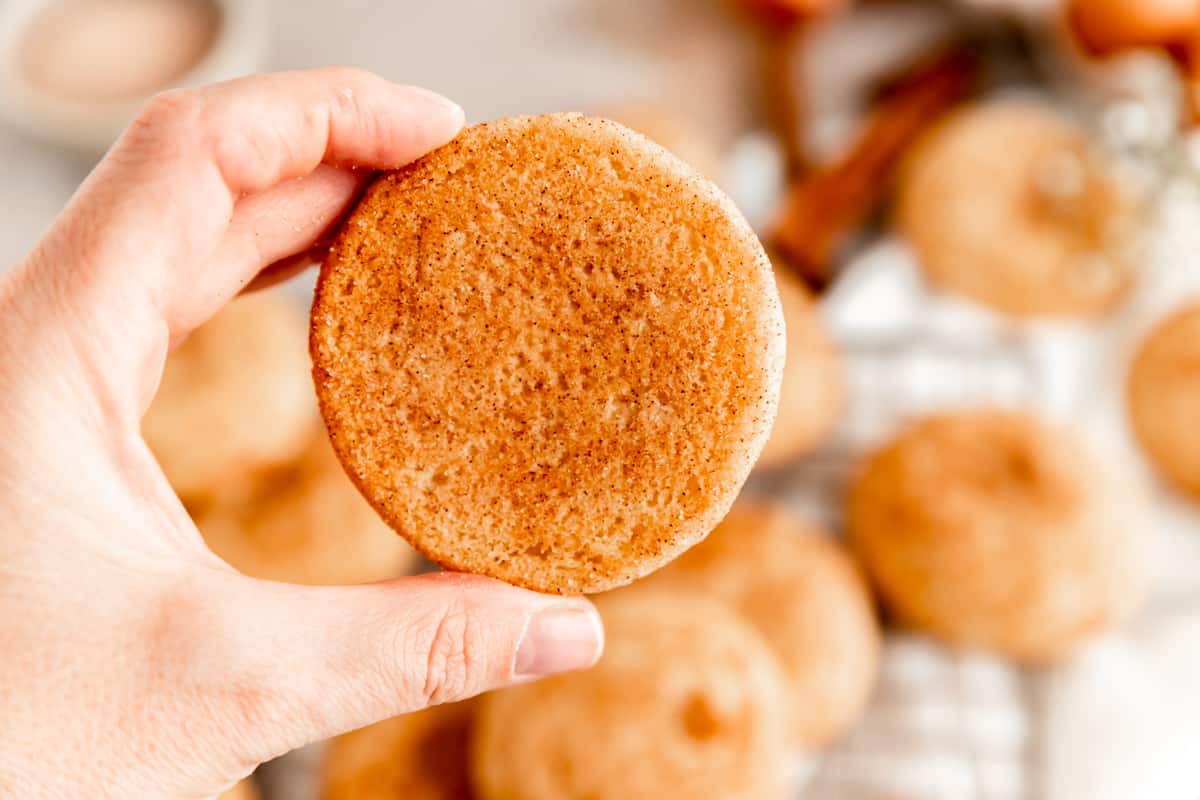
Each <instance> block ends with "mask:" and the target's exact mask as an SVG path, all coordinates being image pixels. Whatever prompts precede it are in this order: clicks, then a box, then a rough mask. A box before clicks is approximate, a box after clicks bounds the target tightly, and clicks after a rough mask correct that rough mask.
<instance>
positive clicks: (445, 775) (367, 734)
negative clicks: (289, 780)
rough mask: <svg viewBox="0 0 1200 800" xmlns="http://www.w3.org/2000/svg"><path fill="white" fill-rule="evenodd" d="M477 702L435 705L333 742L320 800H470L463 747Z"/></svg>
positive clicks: (467, 740)
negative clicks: (321, 799)
mask: <svg viewBox="0 0 1200 800" xmlns="http://www.w3.org/2000/svg"><path fill="white" fill-rule="evenodd" d="M477 703H478V701H477V700H465V701H463V702H460V703H451V704H449V705H442V706H434V707H432V708H427V709H425V710H424V711H417V712H414V713H412V714H405V715H404V716H401V717H394V718H393V719H389V720H384V721H383V722H380V723H378V724H376V725H370V726H368V727H366V728H362V729H360V730H357V731H352V732H351V733H347V734H345V735H343V736H339V737H338V738H336V739H334V740H333V741H332V742H331V743H330V745H329V751H328V753H327V754H326V761H325V770H324V780H323V783H324V790H323V792H322V794H321V797H322V798H323V800H471V798H473V797H474V794H473V793H472V790H471V782H470V776H469V774H468V771H467V747H468V743H469V741H470V733H471V724H472V721H473V720H474V716H475V708H476V705H477Z"/></svg>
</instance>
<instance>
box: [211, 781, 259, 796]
mask: <svg viewBox="0 0 1200 800" xmlns="http://www.w3.org/2000/svg"><path fill="white" fill-rule="evenodd" d="M259 796H260V795H259V793H258V790H257V789H255V788H254V783H253V782H251V780H250V779H249V778H247V779H246V780H244V781H242V782H241V783H239V784H238V785H237V786H234V787H233V788H232V789H230V790H229V791H228V792H225V794H223V795H221V796H220V797H219V798H217V800H259Z"/></svg>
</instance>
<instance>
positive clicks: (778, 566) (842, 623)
mask: <svg viewBox="0 0 1200 800" xmlns="http://www.w3.org/2000/svg"><path fill="white" fill-rule="evenodd" d="M646 583H647V585H649V586H651V587H657V588H682V589H688V590H692V591H700V592H706V593H709V594H711V595H713V596H715V597H717V598H719V599H721V600H722V601H724V602H726V603H728V604H729V605H731V606H732V607H733V608H734V609H736V610H737V611H738V612H739V613H741V614H742V615H744V616H745V618H746V619H747V620H748V621H749V622H750V623H751V624H752V625H754V627H755V628H757V629H758V631H759V633H761V634H762V635H763V638H765V639H766V640H767V643H768V644H770V645H771V647H772V648H773V649H774V650H775V652H776V654H777V655H778V656H779V658H780V661H781V662H782V664H783V668H784V676H785V678H786V680H787V683H788V691H789V695H788V702H787V709H786V710H787V714H788V716H789V718H790V720H791V730H792V742H793V744H796V745H799V746H801V747H805V748H817V747H822V746H824V745H827V744H830V743H831V742H833V741H834V740H835V739H837V738H838V737H840V736H841V735H842V734H843V733H845V732H846V731H847V730H848V729H849V728H850V727H851V726H852V725H853V724H854V723H855V722H856V721H857V720H858V719H859V717H860V716H861V715H862V713H863V710H864V709H865V708H866V705H867V702H868V700H869V699H870V697H871V691H872V689H873V688H874V686H875V681H876V678H877V677H878V673H879V660H880V650H881V647H882V636H881V633H880V630H879V623H878V621H877V620H876V617H875V607H874V601H873V600H872V598H871V594H870V591H869V589H868V587H867V584H866V581H865V580H864V578H863V576H862V574H861V573H860V572H859V569H858V566H857V565H856V564H855V563H854V561H853V560H852V559H851V557H850V555H849V554H848V553H847V552H846V551H845V549H844V548H843V547H842V546H841V545H840V544H838V543H837V542H835V541H833V540H832V539H831V538H830V537H829V536H828V535H826V534H825V533H824V532H822V531H820V530H817V529H815V528H812V527H811V526H809V525H807V524H805V523H803V522H800V521H799V520H796V519H794V518H792V517H791V515H790V514H789V513H788V512H787V510H786V509H784V508H783V507H782V506H780V505H778V504H776V503H773V502H771V501H768V500H766V499H761V500H760V499H753V500H746V499H743V500H740V501H738V502H737V503H736V504H734V507H733V509H732V510H731V511H730V512H729V515H728V516H727V517H725V520H724V521H723V522H722V523H721V524H720V525H718V526H717V528H716V530H714V531H713V532H712V533H711V534H709V536H708V538H707V539H705V540H704V541H703V542H701V543H700V544H698V545H696V546H695V547H693V548H692V549H691V550H689V551H688V552H686V553H684V554H683V556H681V557H680V558H679V559H677V560H676V561H674V562H672V563H671V564H669V565H667V567H665V568H664V569H662V570H660V571H659V572H657V573H655V574H654V575H652V576H651V577H650V578H649V579H647V581H646ZM638 588H639V589H640V585H639V587H638Z"/></svg>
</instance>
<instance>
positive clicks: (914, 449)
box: [848, 411, 1147, 663]
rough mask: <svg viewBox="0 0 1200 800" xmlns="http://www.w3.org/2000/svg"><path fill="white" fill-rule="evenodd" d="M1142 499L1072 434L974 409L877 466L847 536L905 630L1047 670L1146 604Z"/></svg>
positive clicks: (915, 431)
mask: <svg viewBox="0 0 1200 800" xmlns="http://www.w3.org/2000/svg"><path fill="white" fill-rule="evenodd" d="M1139 500H1140V498H1139V497H1137V496H1136V492H1134V491H1133V489H1132V484H1131V483H1130V482H1129V480H1128V476H1125V475H1121V474H1117V472H1116V471H1115V470H1112V469H1110V465H1109V464H1106V463H1104V462H1101V461H1099V460H1097V459H1096V458H1094V457H1093V456H1092V455H1091V454H1090V453H1089V452H1088V451H1087V450H1086V449H1085V447H1084V446H1083V444H1082V443H1081V442H1080V441H1078V440H1077V439H1076V438H1075V437H1074V436H1073V435H1071V434H1069V433H1067V432H1066V431H1063V430H1059V429H1057V428H1052V427H1049V426H1047V425H1045V424H1043V423H1041V422H1039V421H1037V420H1036V419H1034V418H1032V417H1030V416H1028V415H1025V414H1019V413H1014V412H1003V411H968V412H960V413H954V414H946V415H942V416H936V417H931V418H929V419H926V420H924V421H921V422H918V423H916V424H914V425H912V426H910V427H909V428H907V429H906V430H904V431H902V432H901V433H900V434H899V436H897V437H896V438H895V439H894V440H893V441H892V442H891V443H889V444H888V445H886V446H885V447H884V448H883V449H882V450H880V451H879V452H877V453H876V454H875V455H874V456H872V457H871V458H870V459H869V460H868V461H867V463H866V465H865V468H864V469H863V471H862V473H861V474H860V475H859V476H858V478H857V480H856V481H855V483H854V485H853V487H852V490H851V495H850V506H849V516H848V527H849V535H850V541H851V544H852V546H853V548H854V549H855V550H856V551H857V553H858V555H859V556H860V559H861V561H862V563H863V565H864V567H865V568H866V570H867V573H868V574H869V576H870V577H871V579H872V580H873V581H874V583H875V585H876V587H877V588H878V590H879V593H880V595H881V598H882V600H883V602H884V604H885V605H886V606H887V607H888V608H889V609H890V610H891V611H892V612H893V613H894V614H895V616H896V617H897V618H898V619H899V620H900V621H901V622H904V623H907V624H909V625H911V626H913V627H915V628H919V629H922V630H925V631H928V632H930V633H932V634H935V635H937V636H940V637H941V638H943V639H945V640H946V641H949V642H951V643H955V644H960V645H965V646H974V647H985V648H989V649H992V650H995V651H997V652H999V653H1001V654H1004V655H1007V656H1009V657H1011V658H1014V659H1017V660H1020V661H1024V662H1033V663H1042V662H1051V661H1055V660H1057V659H1059V658H1062V657H1063V656H1066V655H1068V654H1070V652H1071V651H1072V650H1073V649H1074V648H1075V647H1076V645H1078V644H1079V643H1080V641H1081V640H1083V639H1084V638H1086V637H1087V636H1089V635H1091V634H1093V633H1095V632H1097V631H1099V630H1101V629H1104V628H1107V627H1109V626H1112V625H1114V624H1116V623H1118V622H1120V621H1122V620H1124V619H1126V618H1127V617H1128V616H1129V615H1130V614H1131V613H1132V612H1133V610H1134V609H1135V608H1136V606H1137V605H1138V603H1139V601H1140V600H1141V598H1142V595H1143V590H1144V588H1145V583H1146V580H1145V578H1146V556H1147V546H1146V545H1147V542H1146V540H1145V534H1146V531H1145V530H1144V529H1143V528H1142V527H1141V526H1140V525H1139V519H1138V515H1137V511H1138V510H1139V509H1138V506H1139V502H1138V501H1139Z"/></svg>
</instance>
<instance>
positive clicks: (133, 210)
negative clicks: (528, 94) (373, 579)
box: [0, 69, 602, 798]
mask: <svg viewBox="0 0 1200 800" xmlns="http://www.w3.org/2000/svg"><path fill="white" fill-rule="evenodd" d="M462 119H463V118H462V111H461V110H460V109H458V107H457V106H454V105H453V104H451V103H450V102H448V101H446V100H444V99H442V98H440V97H438V96H436V95H433V94H430V93H428V92H425V91H423V90H420V89H414V88H408V87H401V86H395V85H392V84H390V83H387V82H386V81H383V80H382V79H380V78H377V77H375V76H372V75H370V74H366V73H362V72H357V71H353V70H346V69H334V70H321V71H315V72H304V73H290V74H279V75H268V76H262V77H255V78H248V79H245V80H240V81H234V82H232V83H228V84H223V85H219V86H214V87H210V88H206V89H201V90H198V91H184V92H172V93H168V94H165V95H162V96H160V97H158V98H157V99H155V100H154V101H152V102H151V103H150V105H149V106H148V107H147V108H146V109H145V111H144V112H143V113H142V115H141V116H140V117H139V118H138V120H137V121H136V122H135V123H134V124H133V125H132V127H130V129H129V130H128V131H127V132H126V133H125V135H124V136H123V137H122V138H121V140H120V141H119V142H117V144H116V145H115V146H114V147H113V149H112V151H111V152H110V153H109V154H108V155H107V156H106V157H105V159H104V160H103V161H102V162H101V163H100V164H99V165H98V166H97V168H96V169H95V171H94V172H93V173H92V175H91V176H90V177H89V178H88V179H87V181H85V183H84V184H83V186H82V187H81V188H80V190H79V192H78V193H77V194H76V196H75V197H74V199H73V200H72V201H71V203H70V204H69V206H68V207H67V209H66V210H65V211H64V212H63V214H62V216H61V217H60V218H59V219H58V220H57V222H56V223H55V224H54V226H53V228H52V229H51V230H50V232H49V233H48V234H47V235H46V237H45V239H44V240H43V241H42V242H41V243H40V244H39V245H38V247H37V249H36V250H35V251H34V252H33V253H32V254H31V255H30V256H29V257H28V258H27V259H26V260H25V261H24V263H22V264H20V265H18V266H17V267H16V268H15V269H13V270H12V271H10V272H9V273H8V274H7V275H5V276H4V277H3V279H2V280H0V397H3V410H4V413H3V415H0V440H2V441H3V442H4V446H3V448H0V731H2V732H3V733H2V734H0V796H4V797H22V798H42V797H46V798H50V797H53V798H68V797H69V798H76V797H100V796H103V797H121V798H129V797H138V798H143V797H144V798H153V797H188V798H195V797H209V796H211V795H214V794H216V793H218V792H220V791H222V790H223V789H225V788H227V787H228V786H230V785H231V784H233V783H234V782H236V781H237V780H238V779H239V778H241V777H243V776H245V775H246V774H247V773H249V772H250V771H251V770H252V769H253V768H254V767H255V766H256V765H257V764H258V763H259V762H261V761H264V760H266V759H269V758H272V757H275V756H277V755H280V754H282V753H284V752H286V751H288V750H290V749H292V748H295V747H298V746H300V745H303V744H305V743H307V742H311V741H314V740H317V739H321V738H324V737H327V736H331V735H334V734H337V733H340V732H343V731H346V730H349V729H352V728H355V727H358V726H361V725H365V724H368V723H370V722H373V721H376V720H378V719H382V718H384V717H388V716H392V715H395V714H399V713H403V712H407V711H412V710H414V709H418V708H421V707H423V706H426V705H430V704H433V703H441V702H445V701H450V700H456V699H459V698H464V697H467V696H469V695H473V694H476V693H478V692H481V691H484V690H487V689H491V688H494V687H498V686H503V685H506V684H510V683H513V682H514V681H517V680H526V679H529V678H531V677H535V676H540V675H545V674H549V673H552V672H556V671H562V670H568V669H575V668H581V667H586V666H589V665H591V664H592V663H593V662H594V661H595V660H596V658H597V657H598V655H599V652H600V649H601V646H602V633H601V628H600V624H599V620H598V618H597V616H596V614H595V611H594V610H593V609H592V607H591V605H590V604H588V603H587V602H586V601H584V600H581V599H568V598H558V597H548V596H543V595H539V594H535V593H533V592H528V591H525V590H521V589H517V588H514V587H511V586H507V585H505V584H502V583H499V582H497V581H493V580H489V579H485V578H480V577H473V576H466V575H452V574H439V575H430V576H422V577H416V578H405V579H401V580H396V581H391V582H388V583H382V584H376V585H371V586H360V587H345V588H309V587H300V586H291V585H285V584H277V583H268V582H265V581H258V580H253V579H251V578H247V577H244V576H242V575H239V574H238V573H236V572H234V571H233V570H232V569H231V568H230V567H229V566H227V565H226V564H224V563H223V562H221V561H220V560H219V559H217V558H216V556H214V555H213V554H212V553H211V552H209V551H208V550H207V549H206V548H205V546H204V543H203V542H202V540H201V538H200V536H199V533H198V532H197V530H196V528H195V526H194V525H193V524H192V522H191V521H190V520H189V518H188V515H187V513H186V512H185V511H184V508H183V506H182V505H181V503H180V502H179V500H178V499H177V498H176V497H175V495H174V494H173V492H172V491H171V489H170V487H169V486H168V485H167V482H166V479H165V478H164V477H163V475H162V472H161V471H160V470H159V468H158V465H157V464H156V463H155V461H154V458H153V457H152V456H151V454H150V452H149V451H148V450H147V448H146V445H145V443H144V442H143V441H142V439H141V437H140V436H139V433H138V423H139V419H140V418H141V415H142V414H143V412H144V411H145V409H146V407H147V406H148V404H149V402H150V399H151V397H152V396H153V394H154V391H155V388H156V385H157V383H158V380H159V378H160V377H161V374H162V369H163V362H164V359H165V358H166V355H167V351H168V347H169V344H170V343H171V342H172V341H178V340H179V339H180V338H181V337H183V336H185V335H186V334H187V333H188V331H190V330H192V329H193V328H194V327H195V326H197V325H199V324H200V323H201V322H203V321H204V320H206V319H207V318H209V317H210V316H212V315H213V314H214V313H215V312H216V311H217V310H218V309H219V308H220V307H221V306H222V305H224V304H225V303H226V302H227V301H228V300H229V299H230V298H232V297H233V296H234V295H236V294H237V293H238V292H239V291H241V290H243V289H244V288H245V287H246V286H247V285H248V284H249V283H250V282H251V281H252V280H254V279H255V276H256V275H258V274H259V273H260V271H261V270H263V268H264V266H266V265H269V264H273V263H279V262H284V263H286V262H288V261H292V262H294V261H295V260H296V258H298V257H303V255H304V254H305V253H306V251H308V250H310V249H311V248H312V246H313V243H314V242H315V241H317V240H318V238H319V237H322V236H323V235H324V234H327V233H328V228H329V227H330V226H331V225H332V224H335V223H336V221H337V220H338V218H339V217H340V215H341V214H342V213H343V212H344V210H345V208H346V206H347V204H348V203H349V202H351V201H352V199H353V197H354V196H355V194H356V192H357V191H358V189H359V188H360V185H361V184H362V182H363V180H364V178H365V175H366V174H369V169H382V168H389V167H396V166H399V165H402V164H405V163H407V162H409V161H411V160H412V159H414V158H417V157H418V156H420V155H421V154H423V153H425V152H427V151H428V150H430V149H432V148H434V147H437V146H439V145H441V144H443V143H444V142H446V141H447V140H449V139H450V138H452V137H453V136H454V135H455V133H456V132H457V131H458V129H459V128H460V127H461V125H462ZM356 166H361V167H366V168H369V169H367V170H357V171H356V170H355V167H356ZM466 533H467V534H468V535H469V533H470V532H466Z"/></svg>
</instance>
